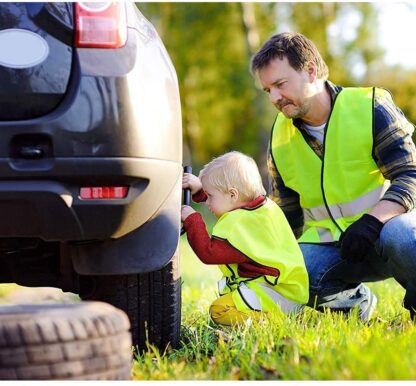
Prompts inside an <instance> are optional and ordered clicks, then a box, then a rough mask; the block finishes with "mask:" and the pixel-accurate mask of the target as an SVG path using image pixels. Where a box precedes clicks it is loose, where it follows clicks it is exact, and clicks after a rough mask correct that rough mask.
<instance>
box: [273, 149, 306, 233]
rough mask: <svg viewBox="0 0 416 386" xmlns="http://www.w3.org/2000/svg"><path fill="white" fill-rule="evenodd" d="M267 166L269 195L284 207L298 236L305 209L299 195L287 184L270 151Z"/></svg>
mask: <svg viewBox="0 0 416 386" xmlns="http://www.w3.org/2000/svg"><path fill="white" fill-rule="evenodd" d="M267 168H268V171H269V195H268V196H269V197H270V198H271V199H272V200H273V201H274V202H275V203H276V204H277V205H279V207H280V208H281V209H282V211H283V213H284V214H285V216H286V219H287V221H288V222H289V224H290V226H291V228H292V231H293V233H294V234H295V236H296V238H299V237H300V236H301V235H302V231H303V211H302V208H301V207H300V203H299V195H298V194H297V193H296V192H295V191H293V190H292V189H289V188H288V187H286V186H285V184H284V182H283V179H282V177H281V175H280V174H279V172H278V170H277V168H276V165H275V164H274V161H273V157H272V155H271V153H270V149H269V151H268V157H267Z"/></svg>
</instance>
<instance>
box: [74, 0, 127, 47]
mask: <svg viewBox="0 0 416 386" xmlns="http://www.w3.org/2000/svg"><path fill="white" fill-rule="evenodd" d="M75 26H76V32H75V46H76V47H85V48H87V47H89V48H120V47H123V46H124V45H125V44H126V40H127V19H126V8H125V5H124V4H123V3H122V2H119V3H112V2H82V3H75Z"/></svg>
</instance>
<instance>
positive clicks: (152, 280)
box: [80, 252, 182, 351]
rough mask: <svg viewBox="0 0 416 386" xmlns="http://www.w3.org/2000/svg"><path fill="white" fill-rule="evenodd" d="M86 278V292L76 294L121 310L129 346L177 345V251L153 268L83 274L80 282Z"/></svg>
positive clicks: (179, 301) (179, 284)
mask: <svg viewBox="0 0 416 386" xmlns="http://www.w3.org/2000/svg"><path fill="white" fill-rule="evenodd" d="M88 279H89V280H91V279H92V282H90V285H89V286H87V288H89V290H88V291H89V293H85V292H84V293H83V291H81V293H80V297H81V298H82V299H88V300H99V301H104V302H108V303H110V304H112V305H113V306H115V307H118V308H120V309H121V310H123V311H124V312H125V313H126V314H127V315H128V317H129V319H130V324H131V333H132V338H133V345H134V346H137V347H138V349H139V351H144V350H146V349H148V343H150V344H152V345H154V346H156V347H158V348H159V349H160V350H165V349H166V348H167V347H173V348H175V347H177V346H178V343H179V337H180V325H181V285H182V283H181V278H180V274H179V253H178V252H176V253H175V255H174V256H173V258H172V259H171V260H170V261H169V263H168V264H167V265H166V266H165V267H163V268H161V269H160V270H157V271H153V272H149V273H142V274H135V275H111V276H107V275H106V276H87V277H85V276H84V282H85V280H88ZM81 280H82V279H81ZM81 288H82V286H81Z"/></svg>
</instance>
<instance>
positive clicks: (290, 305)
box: [237, 283, 304, 314]
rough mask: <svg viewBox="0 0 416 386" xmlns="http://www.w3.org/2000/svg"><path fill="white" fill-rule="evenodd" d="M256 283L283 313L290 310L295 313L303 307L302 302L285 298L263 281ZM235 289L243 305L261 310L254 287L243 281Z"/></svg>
mask: <svg viewBox="0 0 416 386" xmlns="http://www.w3.org/2000/svg"><path fill="white" fill-rule="evenodd" d="M256 285H257V286H258V287H259V288H261V290H262V291H264V293H265V294H267V296H268V297H269V298H270V301H272V302H273V303H274V304H277V305H278V306H279V308H280V310H281V311H282V312H283V313H285V314H288V313H291V312H295V313H297V312H299V311H300V310H302V309H303V307H304V306H303V305H302V304H298V303H295V302H292V301H290V300H287V299H286V298H284V297H283V296H282V295H280V294H279V293H278V292H276V291H274V290H273V289H271V288H270V287H268V286H267V285H266V284H264V283H256ZM237 291H238V294H239V295H240V297H241V299H242V300H243V302H244V303H245V305H247V306H248V308H250V309H251V310H255V311H262V310H263V307H262V304H261V303H262V302H261V301H260V298H259V296H258V295H257V292H256V291H255V290H254V289H252V288H249V287H247V285H246V284H245V283H241V284H240V285H239V286H238V288H237ZM237 302H238V300H237Z"/></svg>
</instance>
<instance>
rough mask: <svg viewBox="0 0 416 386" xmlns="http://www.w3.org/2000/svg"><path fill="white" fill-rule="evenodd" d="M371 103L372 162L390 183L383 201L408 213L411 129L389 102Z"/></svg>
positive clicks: (412, 198) (415, 160)
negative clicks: (373, 114) (372, 111)
mask: <svg viewBox="0 0 416 386" xmlns="http://www.w3.org/2000/svg"><path fill="white" fill-rule="evenodd" d="M374 102H375V103H374V109H375V125H374V160H375V161H376V163H377V165H378V167H379V169H380V171H381V172H382V173H383V176H384V178H386V179H387V180H390V181H391V185H390V187H389V189H388V190H387V191H386V193H385V195H384V196H383V200H388V201H393V202H397V203H398V204H400V205H402V206H403V207H404V208H405V209H406V211H410V210H412V209H414V207H415V204H416V148H415V145H414V143H413V140H412V134H413V131H414V126H413V124H412V123H410V122H409V121H408V120H407V119H406V117H405V116H404V114H403V112H402V111H401V110H400V109H399V108H398V107H397V106H396V105H395V104H394V103H393V102H392V101H391V100H389V99H387V98H384V97H380V96H379V97H376V98H375V101H374Z"/></svg>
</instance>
